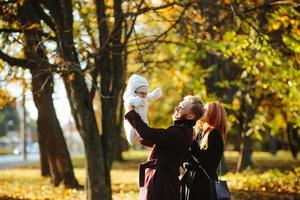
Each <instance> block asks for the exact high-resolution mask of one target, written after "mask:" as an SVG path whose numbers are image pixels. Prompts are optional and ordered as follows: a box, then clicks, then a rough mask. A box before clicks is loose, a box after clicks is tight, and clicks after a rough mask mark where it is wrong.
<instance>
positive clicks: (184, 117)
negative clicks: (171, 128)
mask: <svg viewBox="0 0 300 200" xmlns="http://www.w3.org/2000/svg"><path fill="white" fill-rule="evenodd" d="M186 117H187V114H180V115H178V114H176V113H174V114H173V115H172V118H173V121H177V120H181V119H186Z"/></svg>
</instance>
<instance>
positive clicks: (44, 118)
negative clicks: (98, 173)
mask: <svg viewBox="0 0 300 200" xmlns="http://www.w3.org/2000/svg"><path fill="white" fill-rule="evenodd" d="M28 13H31V14H30V15H28ZM19 16H20V21H21V24H22V26H24V28H27V27H28V26H30V25H32V24H34V23H36V24H39V17H38V16H37V15H36V14H35V10H34V8H33V7H32V4H30V2H29V1H26V2H25V3H24V4H23V6H22V7H21V8H20V10H19ZM36 30H37V29H36ZM31 31H32V30H31ZM37 31H38V30H37ZM24 32H25V40H26V48H25V55H26V57H27V58H28V59H29V60H31V61H33V60H34V58H35V55H34V54H36V56H37V55H38V56H40V57H41V58H43V59H47V57H46V55H45V54H44V52H43V49H42V48H43V46H42V45H41V44H39V43H40V41H41V39H40V38H39V36H38V34H28V33H27V32H26V31H24ZM45 70H47V69H45V68H43V66H39V65H37V63H35V62H31V68H30V72H31V74H32V94H33V100H34V103H35V105H36V107H37V110H38V119H37V127H38V136H39V142H40V143H39V144H40V146H41V148H40V149H41V162H42V175H44V174H45V175H47V174H48V171H47V170H48V167H50V172H51V178H52V181H53V183H54V185H55V186H58V185H59V183H60V182H63V183H64V185H65V186H66V187H68V188H78V187H79V184H78V182H77V180H76V178H75V176H74V172H73V166H72V162H71V159H70V155H69V152H68V149H67V145H66V142H65V139H64V137H63V132H62V130H61V127H60V124H59V121H58V119H57V116H56V113H55V109H54V105H53V99H52V93H53V77H52V74H51V73H49V72H46V73H45ZM46 160H48V162H49V166H47V164H46Z"/></svg>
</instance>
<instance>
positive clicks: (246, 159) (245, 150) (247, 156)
mask: <svg viewBox="0 0 300 200" xmlns="http://www.w3.org/2000/svg"><path fill="white" fill-rule="evenodd" d="M251 154H252V139H251V137H250V136H247V135H246V132H245V130H244V131H243V132H242V135H241V147H240V156H239V159H238V163H237V171H238V172H240V171H242V170H244V169H245V168H247V167H248V166H252V165H253V163H252V159H251Z"/></svg>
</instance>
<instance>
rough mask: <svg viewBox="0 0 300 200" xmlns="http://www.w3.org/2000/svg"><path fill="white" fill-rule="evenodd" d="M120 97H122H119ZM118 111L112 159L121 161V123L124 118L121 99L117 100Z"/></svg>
mask: <svg viewBox="0 0 300 200" xmlns="http://www.w3.org/2000/svg"><path fill="white" fill-rule="evenodd" d="M120 99H122V97H120ZM118 110H119V113H118V121H117V129H116V134H117V137H116V142H115V145H116V149H115V155H114V160H115V161H123V160H124V159H123V156H122V136H121V133H122V125H123V118H124V111H123V110H124V109H123V103H122V100H119V107H118Z"/></svg>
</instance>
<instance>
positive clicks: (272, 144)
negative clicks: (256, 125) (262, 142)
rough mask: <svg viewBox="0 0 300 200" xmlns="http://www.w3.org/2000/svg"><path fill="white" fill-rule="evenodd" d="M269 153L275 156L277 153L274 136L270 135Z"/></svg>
mask: <svg viewBox="0 0 300 200" xmlns="http://www.w3.org/2000/svg"><path fill="white" fill-rule="evenodd" d="M269 150H270V153H271V154H272V155H273V156H275V155H276V153H277V139H276V137H275V136H274V135H270V148H269Z"/></svg>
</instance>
